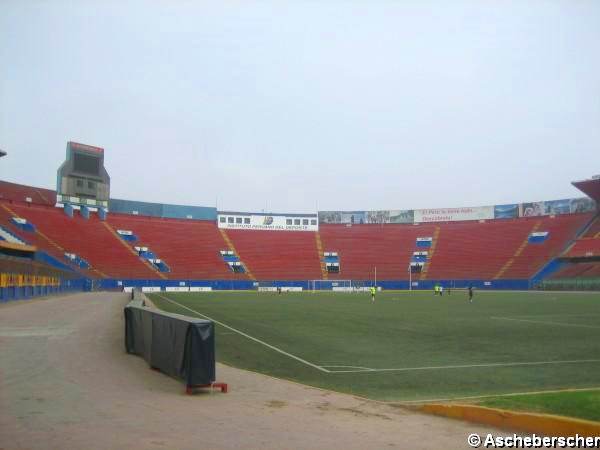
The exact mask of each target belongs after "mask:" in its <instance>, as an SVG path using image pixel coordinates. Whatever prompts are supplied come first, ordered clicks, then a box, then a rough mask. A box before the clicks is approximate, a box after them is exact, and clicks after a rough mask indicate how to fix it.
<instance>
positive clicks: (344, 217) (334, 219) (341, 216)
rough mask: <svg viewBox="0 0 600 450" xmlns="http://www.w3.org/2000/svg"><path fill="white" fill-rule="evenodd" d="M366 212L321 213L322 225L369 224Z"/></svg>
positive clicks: (320, 220)
mask: <svg viewBox="0 0 600 450" xmlns="http://www.w3.org/2000/svg"><path fill="white" fill-rule="evenodd" d="M366 216H367V213H366V211H319V222H320V223H346V224H348V223H349V224H361V223H367V218H366Z"/></svg>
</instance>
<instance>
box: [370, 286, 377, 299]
mask: <svg viewBox="0 0 600 450" xmlns="http://www.w3.org/2000/svg"><path fill="white" fill-rule="evenodd" d="M376 292H377V288H375V286H372V287H371V301H372V302H374V301H375V293H376Z"/></svg>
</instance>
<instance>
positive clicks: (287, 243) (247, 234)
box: [227, 230, 321, 280]
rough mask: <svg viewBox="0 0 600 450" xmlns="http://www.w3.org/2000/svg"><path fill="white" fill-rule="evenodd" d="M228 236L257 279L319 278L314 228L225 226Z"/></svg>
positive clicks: (319, 266) (318, 260)
mask: <svg viewBox="0 0 600 450" xmlns="http://www.w3.org/2000/svg"><path fill="white" fill-rule="evenodd" d="M227 236H228V237H229V239H230V240H231V242H232V243H233V245H234V246H235V250H236V253H237V255H238V256H239V258H240V260H241V261H242V262H243V263H244V265H245V266H246V267H247V268H248V270H249V271H250V273H251V274H252V275H253V276H254V277H255V278H256V279H257V280H312V279H321V262H320V259H319V254H318V252H317V245H316V239H315V233H313V232H306V231H288V232H277V231H249V230H227Z"/></svg>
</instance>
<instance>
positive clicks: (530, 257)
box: [504, 214, 592, 279]
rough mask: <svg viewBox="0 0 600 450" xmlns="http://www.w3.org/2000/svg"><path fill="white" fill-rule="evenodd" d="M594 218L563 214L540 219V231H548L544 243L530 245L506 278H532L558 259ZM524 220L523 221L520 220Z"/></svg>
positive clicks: (507, 273)
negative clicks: (554, 259)
mask: <svg viewBox="0 0 600 450" xmlns="http://www.w3.org/2000/svg"><path fill="white" fill-rule="evenodd" d="M591 218H592V214H563V215H559V216H556V217H551V216H545V217H540V218H538V223H539V224H540V225H539V227H538V231H547V232H548V239H547V240H546V241H544V242H542V243H539V244H536V243H529V244H528V245H526V246H525V247H524V249H523V251H522V252H521V253H520V254H519V255H518V256H517V257H515V259H514V262H513V263H512V264H511V266H510V267H509V268H508V269H507V270H506V272H505V273H504V277H505V278H509V279H511V278H512V279H519V278H531V277H532V276H533V275H535V273H536V272H537V271H539V270H540V269H541V268H542V267H543V266H544V265H545V264H546V263H547V262H548V261H550V260H552V259H553V258H556V257H557V256H559V255H560V253H561V252H562V251H563V250H564V249H565V247H566V246H567V245H568V243H569V242H570V241H571V240H572V239H573V237H574V236H576V235H577V232H578V231H579V230H581V229H582V228H583V227H584V226H585V225H586V224H587V223H588V222H589V221H590V219H591ZM520 220H523V219H520Z"/></svg>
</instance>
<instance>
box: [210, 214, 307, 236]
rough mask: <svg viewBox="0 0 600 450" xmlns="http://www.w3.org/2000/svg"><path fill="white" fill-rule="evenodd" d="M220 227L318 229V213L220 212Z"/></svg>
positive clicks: (285, 229)
mask: <svg viewBox="0 0 600 450" xmlns="http://www.w3.org/2000/svg"><path fill="white" fill-rule="evenodd" d="M217 223H218V226H219V228H226V229H238V230H273V231H318V230H319V222H318V219H317V215H316V214H289V215H285V214H272V215H271V214H257V213H237V212H236V213H227V212H220V213H219V214H218V217H217Z"/></svg>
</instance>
